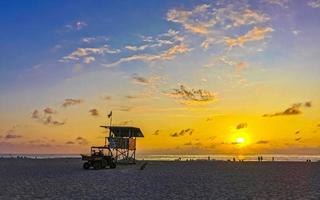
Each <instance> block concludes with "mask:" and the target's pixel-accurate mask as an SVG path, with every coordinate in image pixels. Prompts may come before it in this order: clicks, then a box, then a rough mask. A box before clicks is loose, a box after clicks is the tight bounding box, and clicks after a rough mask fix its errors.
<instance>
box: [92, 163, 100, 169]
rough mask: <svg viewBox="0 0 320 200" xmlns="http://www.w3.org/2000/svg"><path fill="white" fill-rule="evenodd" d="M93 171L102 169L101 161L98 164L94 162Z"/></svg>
mask: <svg viewBox="0 0 320 200" xmlns="http://www.w3.org/2000/svg"><path fill="white" fill-rule="evenodd" d="M92 165H93V169H96V170H97V169H101V163H100V161H96V162H94V163H93V164H92Z"/></svg>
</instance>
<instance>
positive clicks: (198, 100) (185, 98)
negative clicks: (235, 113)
mask: <svg viewBox="0 0 320 200" xmlns="http://www.w3.org/2000/svg"><path fill="white" fill-rule="evenodd" d="M165 95H168V96H171V97H174V98H177V99H179V100H180V103H182V104H186V105H197V104H209V103H212V102H215V101H216V100H217V98H216V94H215V93H213V92H211V91H208V90H205V89H192V88H188V87H186V86H184V85H180V88H177V89H173V90H172V91H170V92H167V93H165Z"/></svg>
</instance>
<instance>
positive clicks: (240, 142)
mask: <svg viewBox="0 0 320 200" xmlns="http://www.w3.org/2000/svg"><path fill="white" fill-rule="evenodd" d="M236 141H237V143H239V144H243V143H244V142H245V139H244V138H243V137H239V138H237V139H236Z"/></svg>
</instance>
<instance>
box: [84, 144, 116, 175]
mask: <svg viewBox="0 0 320 200" xmlns="http://www.w3.org/2000/svg"><path fill="white" fill-rule="evenodd" d="M81 157H82V160H85V161H86V162H84V163H83V168H84V169H90V168H91V167H92V168H93V169H96V170H98V169H104V168H106V167H108V166H109V167H110V169H114V168H116V166H117V165H116V161H115V159H114V157H113V154H112V151H111V150H110V148H109V146H98V147H95V146H93V147H91V155H85V154H81Z"/></svg>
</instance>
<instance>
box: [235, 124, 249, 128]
mask: <svg viewBox="0 0 320 200" xmlns="http://www.w3.org/2000/svg"><path fill="white" fill-rule="evenodd" d="M247 127H248V124H247V123H240V124H238V125H237V126H236V129H244V128H247Z"/></svg>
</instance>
